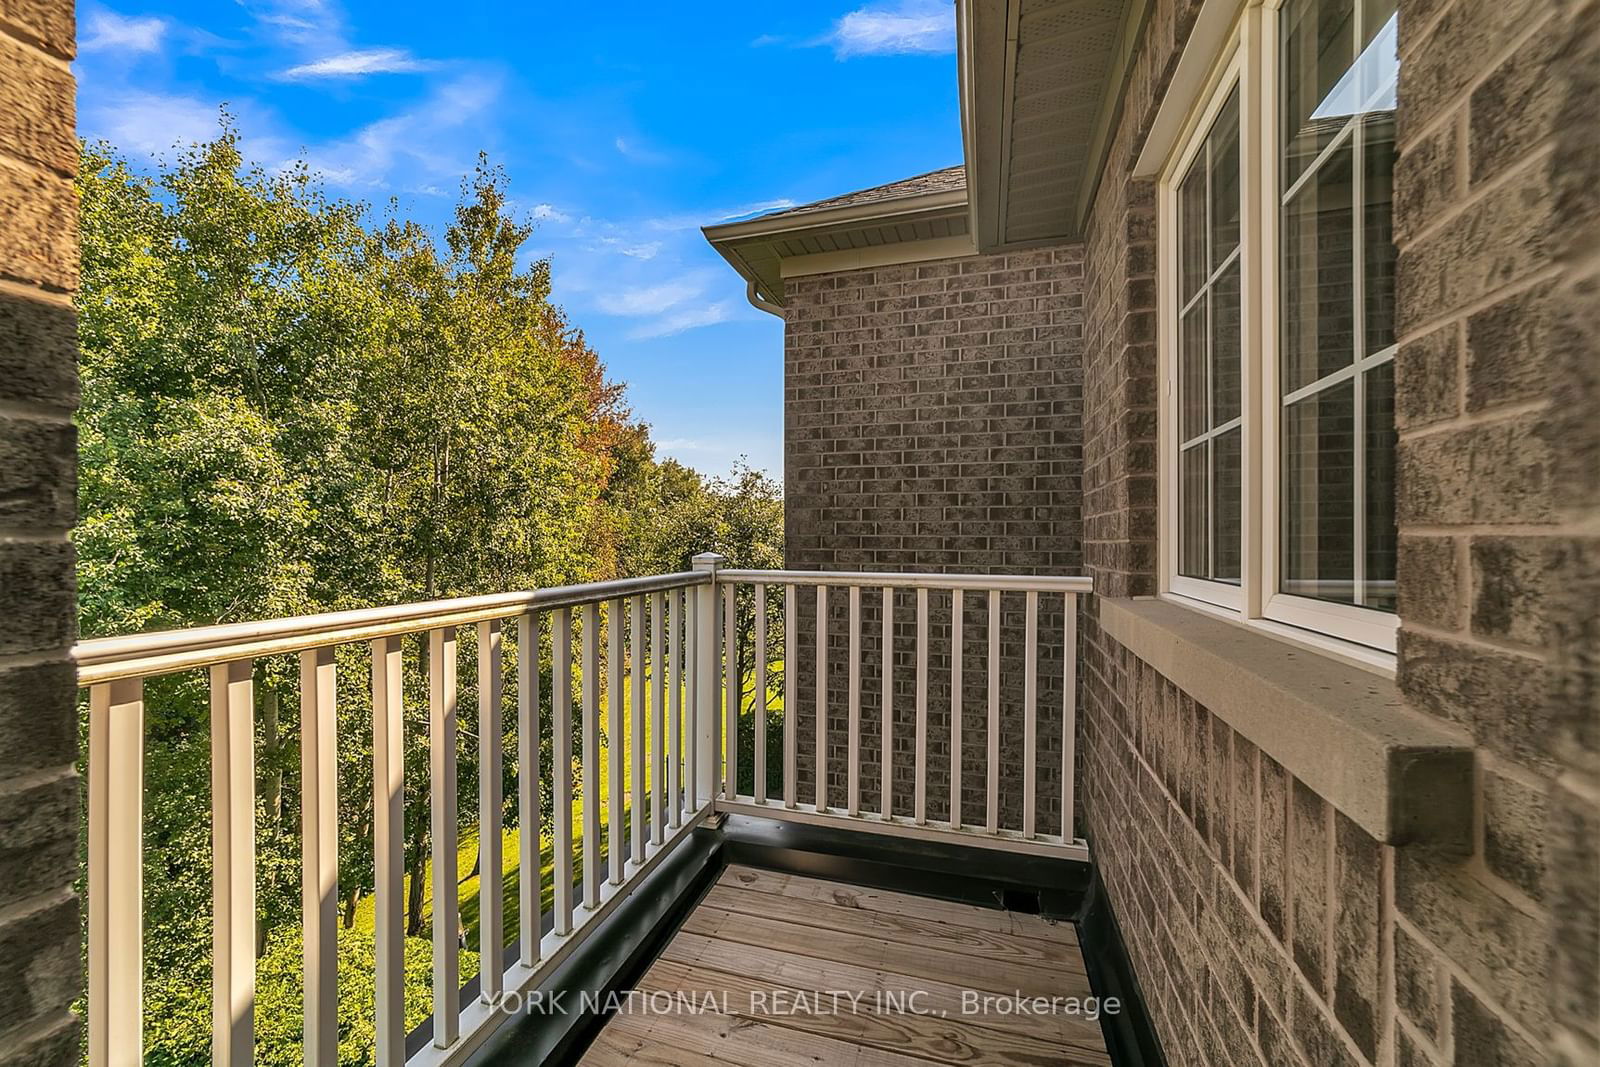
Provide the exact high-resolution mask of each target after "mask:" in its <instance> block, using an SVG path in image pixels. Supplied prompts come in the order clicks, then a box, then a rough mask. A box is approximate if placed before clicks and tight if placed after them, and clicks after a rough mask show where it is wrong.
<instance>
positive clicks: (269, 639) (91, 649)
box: [73, 571, 711, 685]
mask: <svg viewBox="0 0 1600 1067" xmlns="http://www.w3.org/2000/svg"><path fill="white" fill-rule="evenodd" d="M710 580H711V573H710V572H709V571H679V572H675V573H672V574H654V575H647V576H644V577H641V578H617V579H613V580H611V581H605V582H587V583H584V584H581V585H560V586H549V587H546V588H542V589H532V590H518V591H515V592H509V593H489V594H486V595H484V596H473V597H452V598H450V599H446V600H427V601H419V602H416V603H411V604H394V605H388V606H384V607H375V608H355V609H352V610H349V611H329V612H323V613H321V614H318V615H298V616H290V617H287V618H278V619H264V620H260V621H257V622H235V623H223V624H220V625H216V626H196V627H191V628H189V629H184V630H153V631H150V632H149V633H141V634H127V635H124V636H120V637H100V638H93V639H91V640H88V641H80V642H79V643H78V645H77V647H76V648H74V649H73V658H74V659H75V660H76V661H77V664H78V681H79V684H80V685H92V684H95V683H98V682H109V681H114V680H116V679H119V678H134V677H143V676H148V675H155V674H167V673H171V672H174V671H180V670H186V669H189V668H195V667H205V666H209V665H210V664H213V663H223V662H227V661H229V660H234V659H246V658H250V659H255V658H259V657H261V656H270V655H277V654H280V653H286V652H302V651H305V650H306V649H310V648H321V647H325V646H327V645H342V644H349V643H352V642H356V641H370V640H373V639H375V638H379V637H393V636H396V635H400V634H409V633H416V632H420V631H423V630H433V629H438V628H441V627H446V626H468V625H471V624H473V623H478V622H485V621H487V620H490V619H503V618H509V617H511V616H513V615H521V614H525V613H527V612H530V611H547V610H550V609H553V608H565V607H578V606H581V605H583V604H593V603H598V602H600V601H603V600H614V599H617V598H619V597H630V596H639V595H641V594H645V593H656V592H664V591H666V590H669V589H680V588H687V587H690V586H695V585H701V584H704V583H706V582H709V581H710Z"/></svg>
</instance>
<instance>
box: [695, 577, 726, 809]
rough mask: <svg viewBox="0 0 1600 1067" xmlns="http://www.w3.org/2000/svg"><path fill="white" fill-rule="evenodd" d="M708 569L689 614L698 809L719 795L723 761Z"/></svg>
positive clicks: (713, 602)
mask: <svg viewBox="0 0 1600 1067" xmlns="http://www.w3.org/2000/svg"><path fill="white" fill-rule="evenodd" d="M708 569H709V570H710V571H711V577H712V579H713V580H712V581H708V582H707V583H706V584H704V585H701V586H698V587H697V588H696V589H695V592H694V614H693V615H692V616H690V622H691V625H692V633H693V635H694V636H693V637H692V639H691V640H690V643H689V659H690V661H691V663H692V664H693V671H694V674H693V676H692V684H693V687H694V689H693V693H692V699H691V701H690V704H691V706H692V708H693V711H692V713H691V719H692V726H693V729H692V731H691V735H692V736H693V738H694V740H693V742H692V746H691V759H692V763H691V765H690V767H691V773H690V780H691V781H692V782H693V789H694V803H693V810H695V811H699V810H700V809H701V807H703V806H704V805H706V804H710V803H712V802H713V801H715V800H716V799H717V787H718V784H719V782H720V780H721V774H720V771H721V762H720V761H719V760H718V758H717V752H718V751H719V747H720V746H719V744H718V737H717V733H718V725H719V723H720V722H721V719H720V717H719V716H718V714H717V699H718V696H719V695H720V694H721V693H722V679H721V678H719V677H718V674H719V672H720V670H721V663H722V657H721V651H722V646H721V645H720V644H719V643H718V641H719V638H718V626H717V586H716V582H715V580H714V579H715V577H716V567H715V564H714V563H713V564H712V565H711V566H710V567H709V568H708Z"/></svg>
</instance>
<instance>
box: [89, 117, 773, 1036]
mask: <svg viewBox="0 0 1600 1067" xmlns="http://www.w3.org/2000/svg"><path fill="white" fill-rule="evenodd" d="M507 184H508V183H507V178H506V176H505V175H504V174H503V173H502V172H501V171H500V170H498V169H497V168H494V167H492V166H491V165H489V163H488V162H487V161H486V160H480V162H479V165H478V167H477V168H476V170H475V171H474V173H473V174H471V175H469V176H468V177H467V178H466V180H465V181H464V183H463V186H462V192H461V197H460V200H459V202H458V205H457V208H456V211H455V214H454V216H453V218H452V219H451V221H450V222H449V224H448V225H447V226H446V227H445V228H444V230H443V231H442V233H441V234H439V235H438V236H437V237H436V236H435V235H434V234H433V233H432V232H430V231H429V230H427V229H425V228H423V227H421V226H418V225H416V224H415V223H413V222H410V221H407V220H405V219H403V218H401V217H399V216H398V214H397V212H396V210H395V209H394V208H393V207H392V206H391V207H390V209H389V211H388V214H387V216H386V217H384V218H382V219H380V220H376V221H375V220H374V216H373V213H372V212H371V211H370V210H369V209H368V208H367V207H366V206H364V205H361V204H356V203H349V202H345V201H342V200H338V199H335V198H331V197H329V196H328V195H327V194H326V193H325V192H324V191H323V190H322V188H321V187H320V186H319V184H318V182H317V181H316V180H315V178H314V176H313V175H312V174H311V173H310V172H309V170H308V168H307V167H306V166H305V165H304V164H296V165H292V166H290V167H288V168H286V169H281V170H273V171H268V170H266V169H264V168H262V167H260V166H257V165H254V164H252V163H250V162H249V161H247V160H245V159H244V158H243V156H242V154H241V151H240V142H239V137H238V135H237V133H236V131H235V130H234V129H233V127H232V125H231V123H230V122H229V120H227V118H226V116H224V121H223V125H222V127H221V129H220V132H219V134H218V136H217V137H216V138H215V139H214V140H212V141H210V142H208V143H206V144H201V145H196V146H194V147H193V148H191V149H190V150H188V151H186V152H184V153H183V154H181V155H180V156H179V157H178V159H177V160H176V162H174V163H172V164H170V165H158V166H155V167H153V168H148V169H147V168H143V167H138V166H135V165H134V164H132V163H130V162H129V161H127V160H125V159H122V158H120V157H119V156H118V155H117V153H116V152H115V150H114V149H113V148H111V147H109V146H106V145H94V146H86V147H85V148H84V151H83V158H82V166H81V168H80V172H79V179H78V187H79V192H80V194H81V198H82V249H81V252H82V266H83V271H82V284H81V289H80V292H79V295H78V311H79V322H80V340H81V350H82V364H81V369H82V382H83V404H82V407H81V409H80V412H79V417H78V418H79V431H80V441H81V458H82V475H81V478H80V512H81V516H82V519H81V523H80V526H79V530H78V534H77V545H78V551H79V559H80V572H79V573H80V590H81V627H82V631H83V633H84V635H85V636H88V637H92V636H100V635H107V634H115V633H129V632H136V631H140V630H146V629H157V628H171V627H183V626H195V625H203V624H207V623H214V622H228V621H239V620H246V619H259V618H270V617H276V616H285V615H296V614H304V613H310V612H318V611H329V610H338V609H343V608H351V607H360V606H366V605H373V604H384V603H402V602H407V601H417V600H427V599H433V598H440V597H451V596H461V595H472V594H478V593H485V592H492V591H501V590H507V589H517V588H533V587H536V586H540V585H551V584H560V583H568V582H580V581H587V580H594V579H601V578H608V577H612V576H615V575H617V574H621V573H648V572H653V571H661V570H677V569H681V568H683V567H684V566H686V565H687V561H688V556H689V555H690V554H692V553H693V552H695V551H700V550H703V549H706V548H714V549H716V550H718V551H722V552H723V553H725V554H726V555H728V556H729V557H730V559H731V560H733V561H734V563H735V564H736V565H739V566H753V567H760V566H773V565H776V564H777V563H778V562H779V560H780V558H781V530H782V505H781V500H780V499H779V496H778V491H777V487H776V485H775V484H773V483H772V482H771V481H770V480H769V479H766V478H765V477H764V476H763V475H760V474H759V473H757V472H755V471H752V470H750V469H748V468H744V467H741V468H739V469H738V470H736V471H735V473H734V476H733V478H731V479H729V480H726V481H724V480H707V479H705V478H703V477H702V476H700V475H699V474H698V473H696V472H694V471H692V470H690V469H688V468H686V467H684V466H682V465H680V464H678V463H675V462H673V461H671V460H665V461H657V460H656V458H655V456H654V447H653V445H652V444H651V442H650V439H649V431H648V428H647V427H645V426H643V425H642V424H640V423H638V422H637V421H635V420H634V419H633V418H632V416H631V414H630V413H629V412H628V410H627V409H626V407H625V406H624V404H623V397H622V391H621V387H620V386H619V385H617V384H616V383H613V382H611V381H609V380H608V379H607V377H606V375H605V370H604V367H603V365H602V363H601V361H600V358H599V355H598V354H597V353H596V352H595V351H594V349H593V348H591V347H590V346H589V345H588V343H587V341H586V340H585V338H584V336H583V334H582V332H581V331H579V330H577V329H575V328H574V327H573V326H572V324H571V323H570V322H569V321H568V319H567V318H566V316H565V314H564V313H563V311H562V310H561V309H560V308H559V307H557V306H556V305H555V304H553V303H552V302H551V300H550V264H549V262H548V261H547V260H533V261H531V262H529V261H528V260H527V257H526V255H525V251H524V250H525V246H526V243H527V240H528V237H529V235H530V232H531V228H530V225H529V224H528V223H526V222H524V221H521V220H519V219H517V218H516V217H515V216H514V213H513V212H512V211H511V209H510V206H509V201H508V199H507V194H506V189H507ZM749 610H750V608H749V606H748V605H744V606H742V607H741V613H742V614H741V620H742V621H741V627H742V628H746V629H747V628H748V624H749V622H750V621H751V618H750V617H747V616H749ZM425 638H426V635H418V636H416V637H413V638H411V639H408V641H407V642H406V646H405V653H406V657H405V658H406V671H405V679H404V687H403V696H404V717H405V726H406V733H405V750H404V754H405V760H406V782H405V786H406V807H405V817H406V828H405V836H406V859H405V865H406V870H407V873H408V875H409V887H410V889H409V893H408V899H407V902H406V904H407V906H406V915H405V932H406V934H407V937H406V988H407V1009H406V1010H407V1020H408V1024H412V1023H415V1022H419V1021H420V1020H421V1019H422V1018H424V1017H426V1015H427V1011H428V967H429V959H430V953H431V948H430V942H429V935H430V934H431V931H430V929H429V923H430V921H431V914H430V908H429V906H428V902H427V900H426V897H425V893H424V890H425V888H426V885H427V881H428V879H427V868H428V861H429V856H430V852H431V848H432V843H431V841H430V840H429V837H428V830H429V819H428V792H429V782H428V779H427V758H426V755H427V718H428V714H427V711H428V708H427V670H428V664H427V654H426V639H425ZM523 644H524V640H523V637H522V635H520V634H514V633H513V634H512V635H511V637H510V640H508V643H507V656H506V660H505V669H506V670H507V672H508V678H514V677H515V675H514V673H512V672H514V671H515V664H516V659H517V657H519V656H521V655H523V654H525V650H524V648H523V647H522V645H523ZM475 647H476V635H475V634H474V633H473V632H472V631H470V630H467V631H463V632H462V634H461V635H460V644H459V648H460V654H461V673H460V692H459V699H460V703H461V707H462V708H463V710H464V716H463V728H462V730H461V736H460V741H459V749H458V752H457V759H458V768H459V776H460V778H459V781H458V788H459V790H460V795H461V797H462V799H463V805H462V807H463V809H464V811H463V812H462V813H458V815H460V816H461V817H462V818H463V825H464V826H466V825H468V824H469V823H470V820H471V818H473V817H475V815H474V814H469V813H475V810H476V805H475V803H473V800H472V798H473V797H475V795H476V790H477V781H478V774H479V767H478V753H477V730H478V728H479V725H480V724H479V723H478V722H477V718H476V707H477V687H478V685H479V681H480V680H479V679H478V678H477V671H476V666H475V656H474V651H475ZM336 668H337V672H338V677H339V686H338V697H339V712H338V713H339V720H338V736H339V751H338V765H339V804H340V811H339V818H338V824H339V828H340V846H339V852H340V891H341V894H342V897H343V907H342V915H341V918H342V923H341V927H342V929H341V934H340V938H339V952H340V1008H339V1011H340V1028H341V1042H340V1059H341V1062H342V1063H351V1064H354V1063H362V1062H370V1058H371V1050H372V1033H371V1005H372V986H371V971H372V963H371V951H372V945H371V936H370V927H367V928H365V929H364V928H363V926H362V924H361V921H360V917H361V915H362V914H363V911H362V908H363V906H364V901H365V898H366V896H367V895H368V894H370V892H371V888H372V884H373V869H372V864H373V858H372V840H371V839H372V826H373V811H372V748H371V742H372V737H371V720H370V704H369V701H368V684H369V681H368V679H369V674H368V672H369V669H370V664H369V661H368V656H367V652H366V649H365V648H363V647H349V648H342V649H340V650H338V652H337V655H336ZM538 669H539V670H540V672H541V674H542V675H543V686H542V692H544V693H546V694H551V686H550V681H551V679H550V666H549V663H548V659H547V658H546V659H545V660H544V661H542V662H541V663H539V665H538ZM255 681H256V692H257V700H258V708H257V719H256V732H257V736H256V759H257V773H258V795H257V833H256V856H257V919H258V937H257V951H258V955H259V959H260V965H259V968H258V975H259V988H258V1000H257V1006H256V1027H257V1033H258V1056H259V1057H260V1058H261V1059H262V1062H267V1063H276V1062H284V1063H287V1062H290V1061H293V1060H296V1059H298V1041H299V1029H300V1011H301V1003H300V988H299V982H300V976H299V968H300V963H301V961H300V941H301V930H300V925H299V923H300V840H299V822H300V819H299V816H300V788H301V787H300V776H299V745H300V736H299V720H300V714H299V713H300V707H299V669H298V664H297V662H296V659H295V657H294V656H277V657H269V658H265V659H262V660H260V661H258V662H257V664H256V670H255ZM514 694H515V687H514V685H511V684H508V685H507V686H506V695H505V699H504V701H503V702H502V704H501V706H500V707H499V708H498V709H495V710H496V711H497V713H498V714H499V715H500V716H501V717H502V722H501V726H502V733H503V736H504V737H505V738H506V751H505V753H504V758H503V779H502V783H501V784H502V789H503V794H504V795H505V796H506V797H508V798H510V797H514V796H515V793H516V790H515V784H516V783H515V767H516V745H517V738H516V735H515V730H514V724H515V713H516V701H515V695H514ZM552 698H553V699H566V700H571V699H572V694H552V695H551V696H547V699H552ZM752 699H754V696H753V694H752ZM146 704H147V716H148V726H147V741H146V752H145V755H146V762H145V773H146V778H147V783H148V784H147V790H146V797H147V811H146V819H145V823H146V841H145V863H146V876H145V888H146V917H147V937H146V956H147V959H148V961H149V964H148V967H147V974H148V975H149V982H148V985H147V987H146V1033H147V1035H148V1049H147V1058H148V1059H149V1061H150V1062H153V1063H161V1064H201V1063H204V1062H206V1060H207V1059H208V1058H209V1029H210V1010H211V1009H210V1003H209V1001H210V982H209V980H208V975H209V966H210V951H211V945H210V940H211V930H210V896H211V887H210V870H211V856H210V852H211V841H210V819H209V812H210V803H211V798H210V776H209V767H210V739H209V731H210V725H209V700H208V694H207V692H206V687H205V680H204V678H203V677H202V672H191V673H187V674H182V675H177V676H173V677H169V678H157V679H151V680H150V681H149V682H148V683H147V686H146ZM492 713H494V712H492ZM552 718H553V716H551V715H549V714H548V712H547V713H546V714H544V715H542V716H541V719H542V721H543V722H544V723H545V724H547V725H546V733H545V735H544V736H543V737H541V738H539V739H537V743H538V744H539V747H540V761H541V765H542V767H543V768H544V770H543V773H542V774H541V782H542V783H543V785H544V788H545V790H546V797H545V802H544V804H543V806H542V808H543V810H544V811H545V812H546V813H549V812H552V811H553V810H554V804H553V803H551V801H552V799H553V798H551V797H550V796H549V795H548V790H549V783H550V782H551V781H552V778H553V776H552V775H551V774H550V773H549V772H550V760H551V754H552V751H553V748H554V744H553V740H554V739H553V738H551V737H550V735H549V732H548V724H549V723H550V722H551V720H552ZM579 718H580V717H579V716H578V715H574V716H573V721H574V723H577V722H578V721H579ZM579 745H581V738H578V737H575V738H574V749H575V751H577V750H578V747H579ZM504 814H505V818H506V823H507V825H508V827H510V826H514V825H515V819H516V815H517V813H516V810H515V805H514V804H511V803H509V802H508V803H507V805H506V808H505V812H504ZM547 817H548V815H547ZM369 921H370V920H369ZM476 961H477V955H476V954H475V953H470V952H469V953H466V954H464V956H463V961H462V972H463V975H464V976H470V975H471V974H473V973H475V972H476V967H477V962H476Z"/></svg>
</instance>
